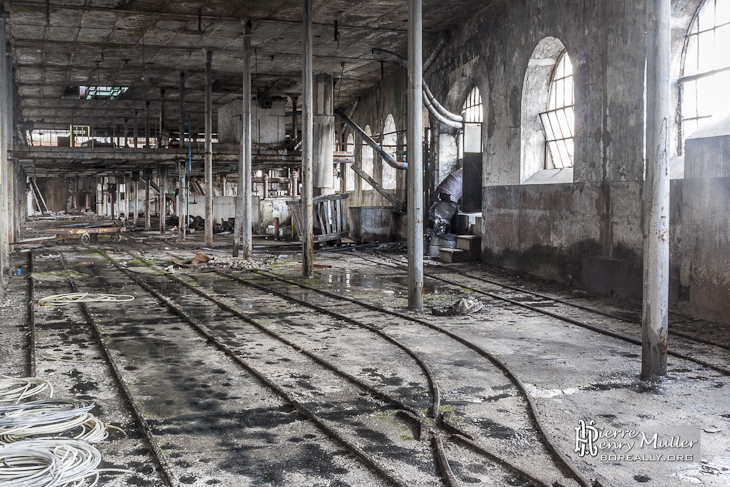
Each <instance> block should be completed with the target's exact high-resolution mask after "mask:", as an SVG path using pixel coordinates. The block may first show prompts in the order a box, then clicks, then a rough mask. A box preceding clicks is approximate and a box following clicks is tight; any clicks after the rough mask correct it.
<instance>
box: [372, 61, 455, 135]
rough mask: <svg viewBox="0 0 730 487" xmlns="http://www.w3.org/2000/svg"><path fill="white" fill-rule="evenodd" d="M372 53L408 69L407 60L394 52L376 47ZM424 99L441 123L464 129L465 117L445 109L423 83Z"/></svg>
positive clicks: (427, 106) (429, 109)
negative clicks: (385, 57)
mask: <svg viewBox="0 0 730 487" xmlns="http://www.w3.org/2000/svg"><path fill="white" fill-rule="evenodd" d="M372 53H373V54H376V55H383V56H387V57H389V58H391V59H393V60H394V61H396V62H397V63H399V64H400V65H401V66H403V67H404V68H407V63H406V60H405V59H403V58H402V57H400V56H399V55H398V54H396V53H394V52H392V51H388V50H387V49H380V48H377V47H374V48H373V49H372ZM423 98H424V103H425V105H426V108H428V111H429V112H431V114H432V115H433V116H434V117H436V119H437V120H438V121H439V122H441V123H443V124H444V125H447V126H449V127H452V128H463V127H464V124H463V120H464V117H462V116H461V115H457V114H456V113H452V112H451V111H449V110H447V109H446V108H444V106H443V105H441V104H440V103H439V102H438V101H437V100H436V98H435V97H434V96H433V94H432V93H431V90H430V89H429V88H428V85H427V84H426V82H423Z"/></svg>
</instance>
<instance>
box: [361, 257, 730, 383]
mask: <svg viewBox="0 0 730 487" xmlns="http://www.w3.org/2000/svg"><path fill="white" fill-rule="evenodd" d="M358 257H359V258H361V259H363V260H366V261H368V262H372V263H375V264H380V265H385V266H389V267H394V268H398V269H403V268H404V266H401V265H399V264H391V263H385V262H382V261H376V260H373V259H368V258H365V257H362V256H358ZM424 276H425V277H428V278H429V279H433V280H436V281H441V282H443V283H445V284H450V285H456V286H459V287H462V288H465V289H468V290H469V291H473V292H475V293H477V294H481V295H483V296H488V297H490V298H492V299H496V300H499V301H504V302H506V303H510V304H513V305H515V306H519V307H520V308H525V309H529V310H530V311H534V312H535V313H540V314H542V315H545V316H550V317H551V318H555V319H557V320H560V321H564V322H566V323H570V324H571V325H575V326H578V327H581V328H585V329H587V330H591V331H593V332H596V333H600V334H601V335H606V336H609V337H611V338H616V339H617V340H621V341H624V342H627V343H632V344H634V345H638V346H641V345H642V343H641V340H639V339H637V338H633V337H630V336H627V335H623V334H621V333H617V332H615V331H611V330H607V329H605V328H601V327H600V326H596V325H591V324H589V323H586V322H584V321H580V320H575V319H573V318H569V317H567V316H563V315H560V314H558V313H553V312H551V311H547V310H544V309H542V308H539V307H537V306H530V305H529V304H526V303H521V302H519V301H516V300H514V299H510V298H506V297H504V296H500V295H499V294H495V293H490V292H489V291H482V290H481V289H474V288H467V287H465V286H463V285H461V284H457V283H454V282H452V281H449V280H448V279H444V278H442V277H439V276H438V275H436V274H429V273H424ZM667 354H668V355H670V356H672V357H676V358H680V359H682V360H687V361H689V362H693V363H696V364H697V365H701V366H703V367H707V368H708V369H712V370H714V371H715V372H719V373H720V374H723V375H730V369H727V368H725V367H720V366H719V365H715V364H712V363H710V362H707V361H705V360H702V359H698V358H695V357H692V356H691V355H687V354H684V353H681V352H676V351H674V350H668V351H667Z"/></svg>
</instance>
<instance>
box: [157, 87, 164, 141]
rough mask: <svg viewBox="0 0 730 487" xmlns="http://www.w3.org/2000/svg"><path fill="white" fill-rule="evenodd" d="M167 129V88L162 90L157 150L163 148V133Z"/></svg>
mask: <svg viewBox="0 0 730 487" xmlns="http://www.w3.org/2000/svg"><path fill="white" fill-rule="evenodd" d="M164 129H165V88H160V133H159V134H157V148H158V149H161V148H162V131H163V130H164Z"/></svg>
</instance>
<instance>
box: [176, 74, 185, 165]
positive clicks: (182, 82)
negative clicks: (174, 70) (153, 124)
mask: <svg viewBox="0 0 730 487" xmlns="http://www.w3.org/2000/svg"><path fill="white" fill-rule="evenodd" d="M179 111H180V128H179V129H178V147H179V150H181V151H182V150H183V149H185V72H183V71H180V110H179Z"/></svg>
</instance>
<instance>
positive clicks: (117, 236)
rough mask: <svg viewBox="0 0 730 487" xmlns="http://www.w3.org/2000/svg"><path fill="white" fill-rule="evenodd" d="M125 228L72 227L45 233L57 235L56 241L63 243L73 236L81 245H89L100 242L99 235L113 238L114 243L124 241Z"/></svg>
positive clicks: (47, 230)
mask: <svg viewBox="0 0 730 487" xmlns="http://www.w3.org/2000/svg"><path fill="white" fill-rule="evenodd" d="M123 231H124V227H121V226H119V227H72V228H49V229H46V230H44V233H49V234H52V235H56V240H57V241H61V240H65V239H67V238H70V237H71V236H76V235H78V237H79V242H80V243H81V245H89V244H90V243H91V242H96V241H98V240H99V235H100V234H102V235H109V236H111V241H112V242H121V241H122V232H123Z"/></svg>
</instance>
